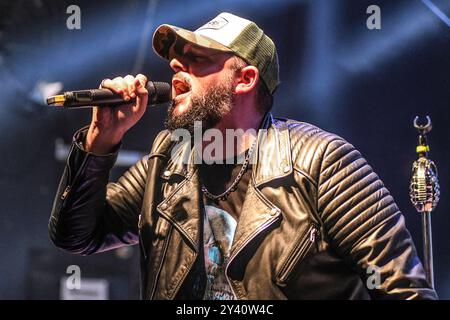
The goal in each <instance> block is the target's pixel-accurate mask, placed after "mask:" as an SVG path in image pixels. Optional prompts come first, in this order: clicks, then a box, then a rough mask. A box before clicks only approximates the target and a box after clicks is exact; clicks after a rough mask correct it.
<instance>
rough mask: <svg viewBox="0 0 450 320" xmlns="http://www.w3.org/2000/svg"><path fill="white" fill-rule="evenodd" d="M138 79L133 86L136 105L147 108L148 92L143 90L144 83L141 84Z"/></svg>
mask: <svg viewBox="0 0 450 320" xmlns="http://www.w3.org/2000/svg"><path fill="white" fill-rule="evenodd" d="M141 81H142V80H140V79H139V78H137V77H136V78H135V80H134V85H135V86H136V95H137V97H136V104H137V105H138V106H139V107H147V102H148V91H147V89H146V88H145V83H142V82H141Z"/></svg>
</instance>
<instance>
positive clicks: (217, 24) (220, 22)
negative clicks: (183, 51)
mask: <svg viewBox="0 0 450 320" xmlns="http://www.w3.org/2000/svg"><path fill="white" fill-rule="evenodd" d="M227 24H228V21H227V20H226V19H225V18H224V17H217V18H216V19H214V20H211V21H210V22H208V23H207V24H205V25H204V26H202V27H200V28H198V29H197V31H199V30H203V29H214V30H219V29H222V28H223V27H225V26H226V25H227Z"/></svg>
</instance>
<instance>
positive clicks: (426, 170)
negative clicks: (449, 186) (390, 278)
mask: <svg viewBox="0 0 450 320" xmlns="http://www.w3.org/2000/svg"><path fill="white" fill-rule="evenodd" d="M426 118H427V123H426V124H425V125H419V124H418V119H419V118H418V117H416V118H415V119H414V127H415V128H416V129H417V130H418V131H419V144H418V146H417V147H416V152H417V154H418V155H419V158H418V159H417V160H416V161H414V163H413V166H412V178H411V183H410V192H409V195H410V198H411V202H412V204H413V205H414V207H415V208H416V210H417V212H419V213H421V215H422V239H423V260H424V268H425V274H426V277H427V281H428V283H429V284H430V286H431V288H433V289H434V274H433V241H432V240H433V239H432V231H431V211H433V210H434V209H435V208H436V206H437V204H438V202H439V196H440V190H439V182H438V172H437V168H436V165H435V164H434V162H433V161H431V160H430V159H429V158H428V152H429V151H430V147H429V146H428V143H427V136H426V134H427V133H429V132H430V131H431V129H432V124H431V119H430V117H429V116H427V117H426Z"/></svg>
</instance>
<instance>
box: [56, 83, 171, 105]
mask: <svg viewBox="0 0 450 320" xmlns="http://www.w3.org/2000/svg"><path fill="white" fill-rule="evenodd" d="M145 88H146V89H147V91H148V105H154V104H159V103H165V102H169V101H170V100H171V86H170V84H168V83H167V82H157V81H155V82H153V81H149V82H147V85H146V87H145ZM133 101H134V99H132V100H129V101H125V100H124V99H123V98H122V96H121V95H120V94H117V93H115V92H112V91H111V90H109V89H87V90H78V91H66V92H64V93H63V94H60V95H56V96H51V97H49V98H47V104H48V105H49V106H55V107H63V108H68V109H74V108H88V107H92V106H96V107H112V106H118V105H123V104H129V103H133Z"/></svg>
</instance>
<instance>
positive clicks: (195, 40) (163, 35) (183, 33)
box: [153, 24, 232, 59]
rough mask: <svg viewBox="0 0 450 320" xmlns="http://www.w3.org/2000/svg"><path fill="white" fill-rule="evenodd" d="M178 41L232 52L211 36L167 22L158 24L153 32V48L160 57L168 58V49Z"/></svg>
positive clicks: (169, 52)
mask: <svg viewBox="0 0 450 320" xmlns="http://www.w3.org/2000/svg"><path fill="white" fill-rule="evenodd" d="M178 41H187V42H190V43H192V44H194V45H197V46H200V47H203V48H206V49H211V50H216V51H221V52H232V50H231V49H230V48H228V47H226V46H225V45H223V44H221V43H219V42H217V41H215V40H213V39H211V38H208V37H206V36H203V35H200V34H198V33H195V32H192V31H189V30H186V29H182V28H179V27H175V26H171V25H168V24H163V25H160V26H159V27H158V28H157V29H156V31H155V33H154V34H153V50H154V51H155V52H156V54H158V55H159V56H160V57H162V58H164V59H170V58H171V50H170V49H171V48H172V46H173V45H174V44H175V43H176V42H178Z"/></svg>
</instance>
